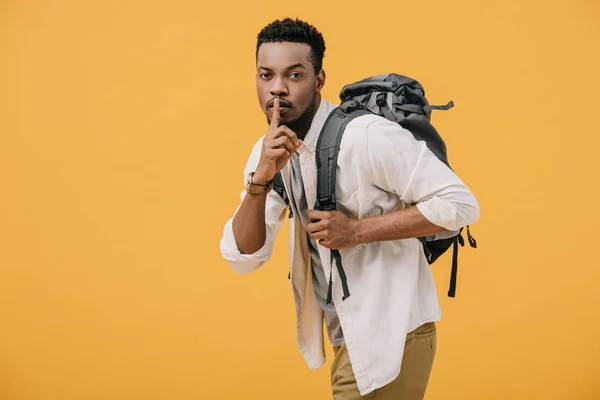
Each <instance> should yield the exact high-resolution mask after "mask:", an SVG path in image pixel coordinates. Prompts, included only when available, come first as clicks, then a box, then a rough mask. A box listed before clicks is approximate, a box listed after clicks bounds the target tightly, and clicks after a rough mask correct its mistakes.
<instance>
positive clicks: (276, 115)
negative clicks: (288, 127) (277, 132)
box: [271, 98, 279, 129]
mask: <svg viewBox="0 0 600 400" xmlns="http://www.w3.org/2000/svg"><path fill="white" fill-rule="evenodd" d="M278 126H279V99H278V98H275V101H274V102H273V115H271V129H277V127H278Z"/></svg>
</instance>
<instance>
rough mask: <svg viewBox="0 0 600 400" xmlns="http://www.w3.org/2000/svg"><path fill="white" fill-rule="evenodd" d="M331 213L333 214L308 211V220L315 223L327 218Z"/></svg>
mask: <svg viewBox="0 0 600 400" xmlns="http://www.w3.org/2000/svg"><path fill="white" fill-rule="evenodd" d="M329 213H331V211H319V210H308V211H306V214H307V215H308V218H309V219H310V220H311V221H313V220H316V221H320V220H322V219H323V218H325V217H326V216H327V215H328V214H329Z"/></svg>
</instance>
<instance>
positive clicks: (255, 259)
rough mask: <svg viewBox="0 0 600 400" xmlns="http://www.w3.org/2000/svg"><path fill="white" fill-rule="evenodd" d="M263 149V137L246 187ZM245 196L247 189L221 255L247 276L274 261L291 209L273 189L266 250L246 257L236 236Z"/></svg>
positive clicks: (268, 203) (267, 208) (251, 162)
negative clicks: (288, 211) (235, 230)
mask: <svg viewBox="0 0 600 400" xmlns="http://www.w3.org/2000/svg"><path fill="white" fill-rule="evenodd" d="M261 149H262V138H261V139H260V140H259V141H258V142H257V143H256V144H255V145H254V148H253V149H252V153H251V154H250V157H249V158H248V162H247V163H246V167H245V168H244V180H243V185H244V187H245V186H246V179H247V178H246V177H247V176H248V174H249V173H250V172H252V171H255V170H256V167H257V165H258V160H259V159H260V152H261ZM245 197H246V190H245V189H244V190H243V191H242V192H241V195H240V204H239V205H238V207H237V208H236V210H235V212H234V214H233V216H232V217H231V218H230V219H229V220H228V221H227V222H226V223H225V227H224V229H223V236H222V238H221V242H220V249H221V255H222V256H223V258H225V259H226V260H227V261H228V262H229V264H230V265H231V267H232V268H233V269H234V270H235V271H237V272H238V273H240V274H246V273H249V272H252V271H254V270H256V269H258V268H260V267H261V266H262V265H263V264H264V263H266V262H267V261H268V260H269V259H270V258H271V254H272V252H273V247H274V245H275V239H276V238H277V234H278V232H279V229H280V228H281V226H282V225H283V222H284V220H285V211H286V209H287V205H286V204H285V202H284V201H283V199H282V198H281V197H280V196H279V195H278V194H277V192H275V190H271V191H270V192H269V193H268V194H267V200H266V204H265V226H266V239H265V243H264V245H263V247H262V248H260V249H259V250H257V251H256V252H255V253H253V254H242V253H240V250H239V248H238V245H237V242H236V240H235V236H234V235H233V219H234V217H235V216H236V215H237V213H238V211H239V209H240V206H241V203H242V202H243V201H244V198H245Z"/></svg>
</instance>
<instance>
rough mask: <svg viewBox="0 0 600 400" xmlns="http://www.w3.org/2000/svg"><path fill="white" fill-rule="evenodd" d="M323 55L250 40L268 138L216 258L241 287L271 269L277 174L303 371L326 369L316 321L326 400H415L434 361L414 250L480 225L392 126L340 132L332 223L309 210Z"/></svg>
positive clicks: (371, 119)
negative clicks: (327, 350) (328, 387)
mask: <svg viewBox="0 0 600 400" xmlns="http://www.w3.org/2000/svg"><path fill="white" fill-rule="evenodd" d="M324 52H325V42H324V40H323V37H322V35H321V34H320V33H319V32H318V31H317V29H316V28H315V27H313V26H312V25H309V24H308V23H306V22H303V21H299V20H291V19H284V20H283V21H279V20H277V21H275V22H273V23H271V24H269V25H268V26H266V27H265V28H264V29H263V30H262V31H261V32H260V33H259V35H258V42H257V49H256V68H257V72H256V89H257V94H258V100H259V104H260V106H261V108H262V110H263V112H264V113H265V115H266V117H267V121H268V123H269V124H270V126H269V129H268V131H267V133H266V135H265V136H264V137H262V138H260V139H259V140H258V142H257V143H256V145H255V146H254V148H253V150H252V153H251V154H250V157H249V159H248V162H247V164H246V168H245V171H244V182H246V190H244V192H242V195H241V198H242V201H241V204H240V205H239V207H238V208H237V210H236V211H235V213H234V216H233V218H231V219H230V220H229V221H228V222H227V223H226V225H225V229H224V233H223V238H222V240H221V252H222V255H223V257H224V258H225V259H227V260H228V261H229V263H230V264H231V266H232V267H233V268H234V269H235V270H236V271H238V272H240V273H248V272H251V271H254V270H256V269H257V268H259V267H261V266H262V265H263V264H264V263H265V262H266V261H268V260H269V258H270V256H271V252H272V249H273V245H274V242H275V239H276V236H277V233H278V232H279V229H280V227H281V225H282V224H283V222H284V219H285V216H286V208H287V206H286V203H285V202H284V200H283V199H282V198H281V197H280V196H279V194H277V193H276V192H275V191H273V190H271V189H272V183H271V181H272V179H273V177H274V176H275V174H276V173H277V172H279V171H281V172H282V175H283V180H284V183H285V187H286V192H287V193H288V195H289V197H290V207H291V208H292V211H293V214H294V217H293V219H291V220H290V224H289V226H290V248H289V250H290V262H291V266H290V274H291V283H292V289H293V293H294V301H295V306H296V315H297V340H298V344H299V347H300V350H301V352H302V355H303V357H304V359H305V360H306V362H307V363H308V365H309V367H310V368H311V369H316V368H318V367H320V366H322V365H323V364H324V362H325V355H324V351H323V342H324V339H323V334H322V332H323V331H322V327H323V320H324V321H325V324H326V327H327V331H328V334H329V339H330V341H331V342H332V344H333V346H334V351H335V359H334V361H333V364H332V369H331V384H332V390H333V397H334V399H336V400H349V399H362V398H366V399H372V398H374V397H375V396H376V397H377V399H378V400H382V399H411V400H412V399H422V398H423V396H424V394H425V389H426V387H427V382H428V379H429V374H430V371H431V367H432V364H433V359H434V355H435V348H436V328H435V322H436V321H439V319H440V314H441V310H440V308H439V304H438V300H437V295H436V290H435V285H434V282H433V278H432V274H431V271H430V268H429V264H428V262H427V259H426V257H425V254H424V252H423V249H422V247H421V246H422V245H421V242H420V241H419V240H418V239H416V238H417V237H422V236H430V235H435V234H437V233H440V232H443V231H446V230H457V229H459V228H461V227H463V226H466V225H468V224H471V223H473V222H475V221H476V220H477V219H478V218H479V205H478V203H477V201H476V199H475V198H474V196H473V194H472V193H471V191H470V190H469V189H468V188H467V187H466V185H465V184H464V183H463V182H462V181H461V180H460V179H459V178H458V177H457V176H456V175H455V174H454V173H453V172H452V170H450V169H449V168H448V167H446V166H445V165H444V164H443V163H442V162H441V161H439V160H438V159H437V157H436V156H435V155H434V154H433V153H432V152H431V151H430V150H429V149H428V148H427V146H426V145H425V143H423V142H418V141H416V140H415V139H414V138H413V136H412V135H411V134H410V132H408V131H406V130H405V129H403V128H402V127H401V126H400V125H398V124H396V123H393V122H390V121H388V120H386V119H385V118H383V117H379V116H376V115H364V116H360V117H357V118H355V119H354V120H352V121H351V122H350V123H349V124H348V125H347V127H346V130H345V132H344V136H343V139H342V143H341V147H340V153H339V157H338V164H337V165H338V168H339V172H338V174H337V176H338V178H337V187H336V194H337V210H336V211H332V212H323V211H315V210H312V206H313V205H314V204H315V200H316V183H317V178H316V176H317V174H316V168H317V166H316V159H315V148H316V143H317V139H318V136H319V132H320V130H321V128H322V126H323V124H324V122H325V120H326V118H327V116H328V115H329V113H330V112H331V111H332V110H333V109H334V108H335V107H336V105H334V104H332V103H329V102H327V101H325V100H322V99H321V89H322V88H323V85H324V84H325V72H324V71H323V69H322V60H323V56H324ZM331 249H339V250H340V254H341V256H342V259H343V260H344V270H345V271H346V275H347V283H348V286H349V287H350V288H352V295H351V296H350V297H347V298H344V297H343V293H342V287H341V283H340V277H339V275H338V274H337V273H336V270H335V268H334V271H333V275H332V290H333V297H332V299H331V300H332V301H331V303H328V302H327V301H326V297H327V291H328V285H329V283H330V280H329V279H328V278H327V277H329V274H330V272H331V268H332V265H331V262H330V259H331V257H330V251H331Z"/></svg>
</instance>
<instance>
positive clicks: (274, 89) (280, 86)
mask: <svg viewBox="0 0 600 400" xmlns="http://www.w3.org/2000/svg"><path fill="white" fill-rule="evenodd" d="M270 92H271V96H278V97H279V96H285V95H287V94H288V89H287V85H286V82H285V80H284V79H282V78H281V77H276V78H275V79H272V80H271V88H270Z"/></svg>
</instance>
